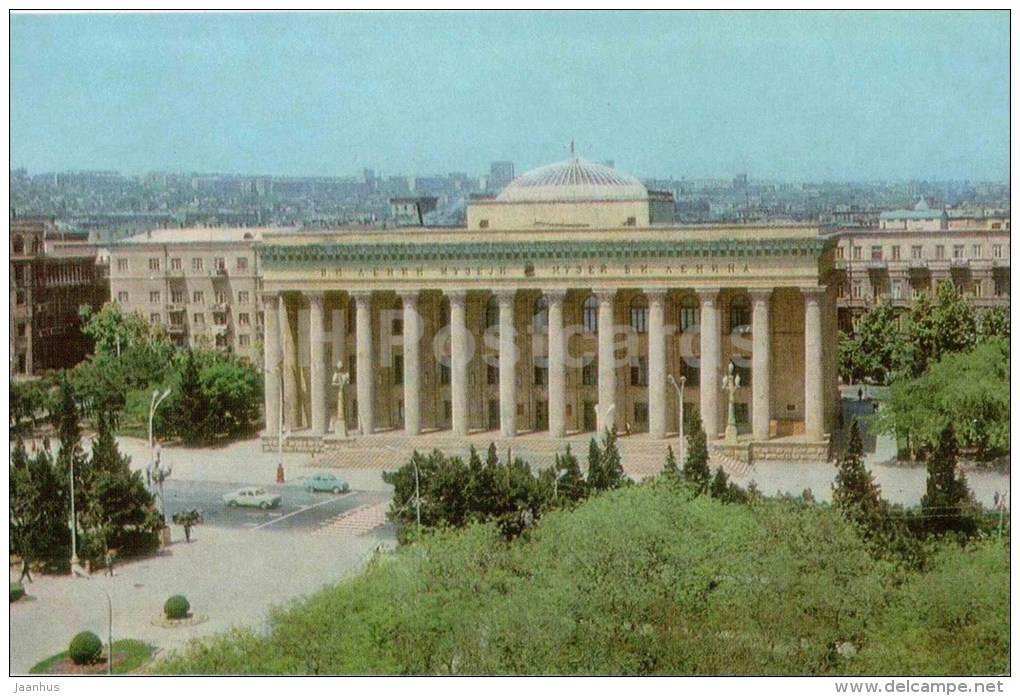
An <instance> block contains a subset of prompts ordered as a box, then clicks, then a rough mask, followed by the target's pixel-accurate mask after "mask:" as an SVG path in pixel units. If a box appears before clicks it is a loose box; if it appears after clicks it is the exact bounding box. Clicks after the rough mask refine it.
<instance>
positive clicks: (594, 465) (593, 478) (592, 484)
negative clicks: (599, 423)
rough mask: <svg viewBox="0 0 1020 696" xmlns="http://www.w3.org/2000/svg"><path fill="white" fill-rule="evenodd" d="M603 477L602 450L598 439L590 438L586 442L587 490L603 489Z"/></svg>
mask: <svg viewBox="0 0 1020 696" xmlns="http://www.w3.org/2000/svg"><path fill="white" fill-rule="evenodd" d="M605 479H606V477H605V475H604V474H603V473H602V450H601V448H599V443H598V441H596V440H595V438H592V439H591V440H590V441H589V442H588V481H587V483H588V490H590V491H592V492H595V491H601V490H603V489H604V487H605Z"/></svg>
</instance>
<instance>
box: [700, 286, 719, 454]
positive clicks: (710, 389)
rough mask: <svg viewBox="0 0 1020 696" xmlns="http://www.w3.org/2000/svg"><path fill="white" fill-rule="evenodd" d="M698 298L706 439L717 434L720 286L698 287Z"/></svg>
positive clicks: (703, 421) (702, 412)
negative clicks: (700, 288) (699, 304)
mask: <svg viewBox="0 0 1020 696" xmlns="http://www.w3.org/2000/svg"><path fill="white" fill-rule="evenodd" d="M697 293H698V299H699V300H701V374H700V375H699V382H700V384H701V386H700V387H699V392H700V395H701V399H700V401H701V422H702V424H703V425H704V427H705V434H706V435H707V436H708V439H709V440H715V439H716V438H718V437H719V390H720V388H721V383H720V379H721V378H722V374H721V373H720V372H719V346H720V340H719V334H720V326H719V305H718V300H719V288H705V289H702V290H698V291H697Z"/></svg>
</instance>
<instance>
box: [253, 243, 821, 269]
mask: <svg viewBox="0 0 1020 696" xmlns="http://www.w3.org/2000/svg"><path fill="white" fill-rule="evenodd" d="M833 244H835V240H834V239H833V238H826V237H797V238H792V239H760V238H759V239H716V240H687V241H670V240H636V241H629V242H621V241H613V242H604V241H598V240H594V239H592V240H587V241H576V242H573V241H570V242H565V241H535V242H528V243H519V242H502V243H501V242H454V243H451V242H434V243H431V244H430V243H428V242H423V243H417V244H416V243H410V242H386V243H380V244H371V243H368V242H332V243H317V244H267V243H265V242H263V243H260V244H256V247H257V248H258V250H259V253H260V254H261V256H262V260H263V263H265V264H266V265H267V266H270V267H272V266H287V265H290V264H296V263H315V262H326V263H400V262H409V263H417V262H424V263H428V262H444V261H494V262H500V261H506V262H520V261H577V260H582V259H583V260H586V261H595V260H619V261H639V260H651V259H685V258H699V257H702V258H711V257H716V258H717V257H727V256H729V257H755V256H758V257H760V256H811V255H817V254H820V253H822V252H823V251H825V249H826V248H827V247H829V246H831V245H833Z"/></svg>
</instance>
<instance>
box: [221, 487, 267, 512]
mask: <svg viewBox="0 0 1020 696" xmlns="http://www.w3.org/2000/svg"><path fill="white" fill-rule="evenodd" d="M223 502H224V503H226V504H227V507H237V506H241V507H257V508H262V509H263V510H266V509H268V508H274V507H276V506H277V505H279V504H280V496H278V495H276V494H275V493H269V492H267V491H266V489H265V488H262V487H260V486H245V487H244V488H238V489H237V490H236V491H234V492H233V493H227V494H226V495H224V496H223Z"/></svg>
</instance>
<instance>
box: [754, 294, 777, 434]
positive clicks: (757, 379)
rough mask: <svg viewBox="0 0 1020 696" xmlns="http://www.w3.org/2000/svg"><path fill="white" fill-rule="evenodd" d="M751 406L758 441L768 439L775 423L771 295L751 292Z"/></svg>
mask: <svg viewBox="0 0 1020 696" xmlns="http://www.w3.org/2000/svg"><path fill="white" fill-rule="evenodd" d="M750 295H751V402H752V404H753V405H752V407H751V408H752V411H753V413H752V417H751V424H752V431H753V432H754V439H755V440H768V439H769V421H770V420H771V419H772V359H771V358H772V355H771V353H772V334H771V327H770V325H769V324H770V322H769V313H770V309H771V306H772V291H771V290H768V289H762V290H751V292H750Z"/></svg>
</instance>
